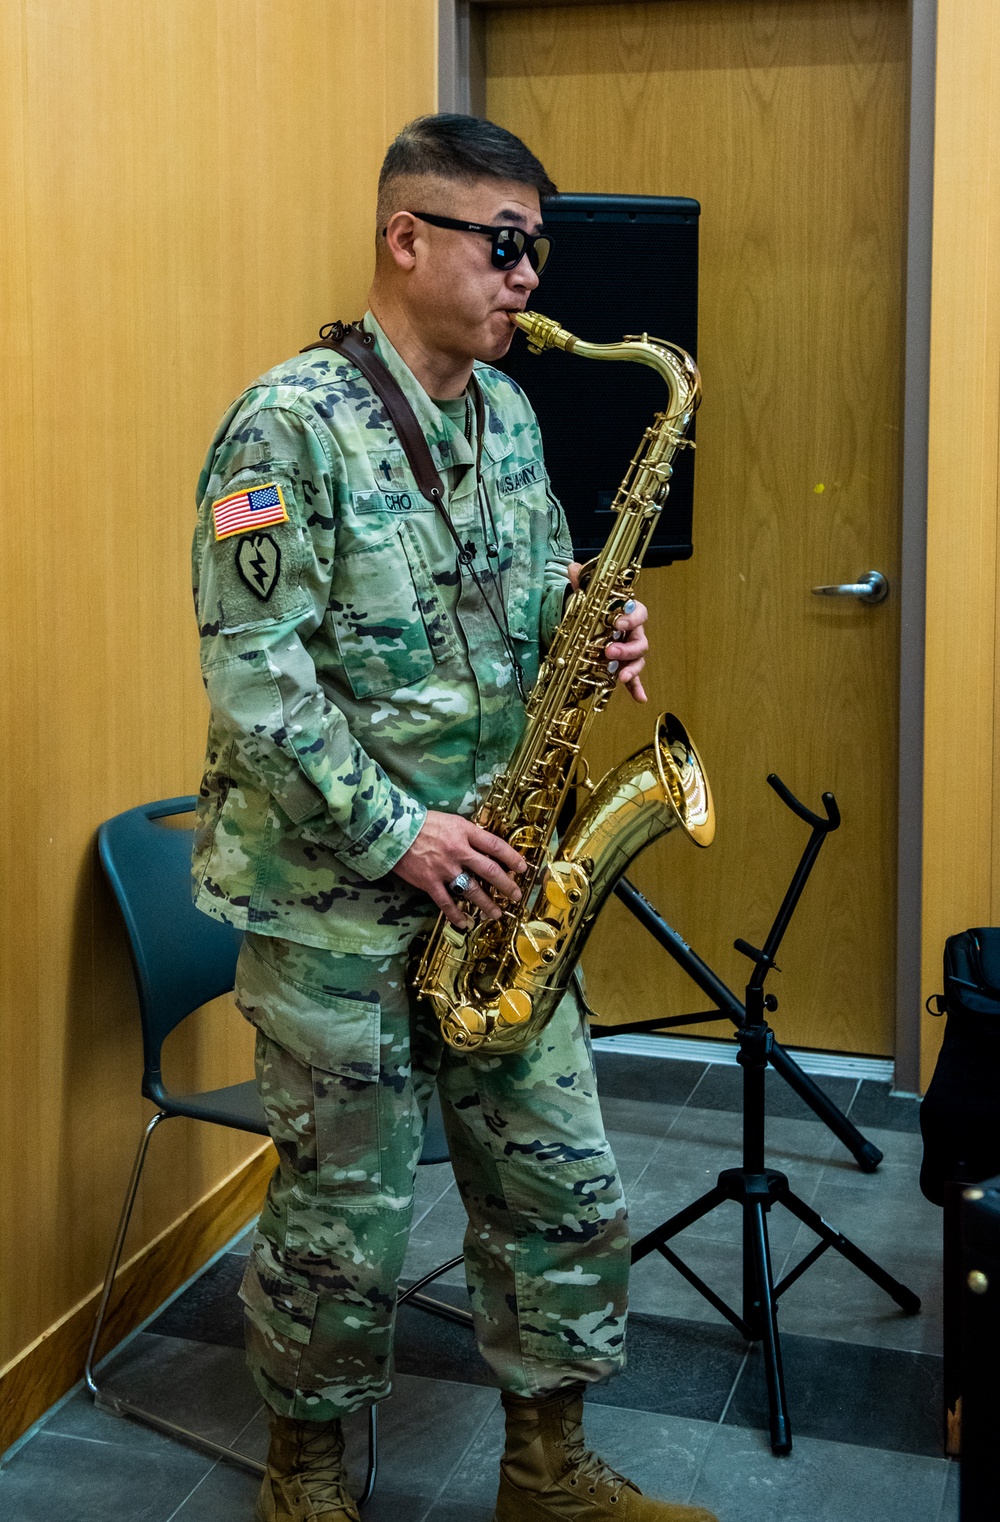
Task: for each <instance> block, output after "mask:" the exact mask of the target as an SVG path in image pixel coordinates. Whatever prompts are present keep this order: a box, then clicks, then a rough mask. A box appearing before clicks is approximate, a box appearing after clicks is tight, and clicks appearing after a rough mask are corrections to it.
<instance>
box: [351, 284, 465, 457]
mask: <svg viewBox="0 0 1000 1522" xmlns="http://www.w3.org/2000/svg"><path fill="white" fill-rule="evenodd" d="M363 325H364V327H365V329H366V330H367V331H368V332H369V333H371V334H373V335H374V338H375V352H376V354H377V355H378V357H379V359H381V360H382V361H383V362H384V363H385V365H386V366H387V368H388V369H389V371H390V372H391V374H392V376H393V378H394V379H395V380H396V381H398V382H399V385H400V387H401V388H402V391H403V394H404V395H405V397H406V400H407V401H408V402H409V404H410V406H411V407H412V408H413V411H414V414H415V416H416V419H417V422H418V423H419V424H420V431H421V432H422V434H423V435H424V438H425V439H426V440H427V443H428V445H429V446H430V451H431V455H432V456H433V458H434V463H435V465H437V467H438V469H439V470H447V469H448V468H449V467H450V466H452V465H474V464H475V461H476V456H475V452H474V450H473V448H472V445H471V444H470V443H469V441H468V439H467V438H466V437H465V433H464V431H463V430H462V429H461V428H456V426H455V424H454V423H453V422H452V421H451V419H450V418H448V417H445V415H444V413H443V412H442V411H441V410H440V408H438V407H435V405H434V402H433V401H432V399H431V398H430V397H429V396H428V395H427V392H426V391H425V390H424V388H423V386H422V385H421V384H420V382H419V381H418V380H417V377H416V376H415V375H414V373H413V371H412V370H411V369H410V367H409V365H408V364H407V363H406V361H405V360H404V359H403V358H402V356H401V355H400V354H399V353H398V352H397V351H396V350H395V349H394V348H393V346H392V344H391V343H390V342H389V340H388V338H387V337H386V336H385V333H384V332H383V331H382V328H381V326H380V325H379V323H378V321H377V320H376V318H374V317H373V316H372V314H371V312H366V313H365V315H364V323H363ZM487 418H488V414H487ZM488 428H489V423H488V421H487V430H488ZM488 438H489V433H488V431H487V439H488Z"/></svg>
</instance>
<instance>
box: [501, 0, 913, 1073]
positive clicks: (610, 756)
mask: <svg viewBox="0 0 1000 1522" xmlns="http://www.w3.org/2000/svg"><path fill="white" fill-rule="evenodd" d="M486 59H487V110H488V114H489V115H490V116H491V117H493V119H494V120H496V121H499V122H501V123H503V124H504V125H505V126H508V127H510V128H511V129H512V130H513V131H516V132H518V133H519V134H520V135H521V136H522V137H524V138H525V139H526V141H527V142H528V143H529V144H530V145H531V147H532V148H533V149H534V150H535V151H536V152H537V153H538V154H539V156H540V157H541V158H542V159H543V161H544V162H545V164H546V166H547V167H548V169H549V171H550V173H551V174H552V175H553V176H554V178H555V179H556V181H557V182H558V183H559V185H560V186H561V187H562V188H563V189H564V190H567V191H599V192H613V191H619V192H631V193H636V194H645V195H658V194H675V195H689V196H695V197H697V199H698V200H699V201H700V202H701V204H702V220H701V296H700V345H699V356H698V358H699V363H700V366H701V369H702V373H703V378H704V388H705V400H704V404H703V407H702V411H701V414H700V418H699V428H698V466H697V488H696V501H695V524H694V542H695V554H694V558H693V559H692V560H691V561H689V562H688V563H686V564H680V565H675V566H672V567H669V568H664V569H662V570H655V571H650V572H648V573H646V575H645V576H644V578H643V592H642V595H643V596H644V598H645V600H646V601H647V602H648V603H649V604H650V606H651V607H652V609H653V614H652V619H651V637H652V639H653V640H654V642H655V657H654V660H653V662H652V666H651V671H650V678H651V680H650V682H649V683H648V684H647V687H648V690H649V692H650V704H649V707H648V708H647V709H645V710H641V709H638V708H636V707H634V706H633V705H631V704H630V703H629V702H628V701H627V699H625V698H624V697H616V699H615V702H614V705H613V707H612V709H611V712H610V714H609V715H608V716H606V717H605V719H604V721H603V722H602V723H601V724H600V725H599V726H598V729H597V734H596V740H595V744H594V746H593V753H594V754H593V758H592V760H593V764H595V765H596V766H598V767H602V766H604V765H608V764H610V763H611V762H612V761H615V760H618V759H620V758H621V757H622V756H624V755H625V754H627V752H628V750H629V749H630V748H634V747H637V746H638V745H640V744H645V743H647V741H648V739H649V737H650V735H651V733H652V727H653V723H654V720H655V716H656V711H657V710H658V709H659V708H665V707H669V708H671V709H673V710H674V711H675V712H676V713H677V714H678V715H679V716H680V717H681V718H682V719H683V720H684V722H685V723H686V724H687V725H688V727H689V729H690V730H691V732H692V734H693V735H694V737H695V738H696V740H697V742H698V744H699V746H700V748H701V750H702V753H703V756H704V759H705V762H706V766H707V769H708V771H709V774H710V777H711V781H712V784H713V788H714V791H715V797H716V805H717V809H718V817H719V828H718V835H717V840H716V843H715V845H714V846H713V847H712V848H711V850H709V851H697V850H696V849H695V848H694V847H692V846H690V845H688V843H687V842H685V841H683V840H681V839H679V838H677V837H676V836H671V837H669V838H668V839H667V840H666V841H662V842H660V843H659V844H658V845H656V846H654V847H653V848H652V849H651V850H650V851H649V852H648V854H647V855H646V856H645V857H643V858H641V859H640V861H639V862H638V863H637V864H636V866H635V867H634V869H633V872H632V876H633V878H634V880H635V881H636V882H637V883H638V884H639V886H640V887H642V888H643V890H644V891H645V892H646V893H647V894H648V895H649V897H650V898H651V899H652V900H653V901H654V902H655V903H656V904H657V905H658V906H659V907H660V908H661V910H662V911H663V913H664V914H665V915H666V916H667V918H668V919H669V920H670V921H671V922H672V923H673V924H674V925H675V926H676V927H677V929H679V930H680V931H681V933H682V934H683V935H684V936H685V937H686V938H687V939H688V940H689V941H690V942H691V944H692V945H694V946H695V947H696V949H697V950H699V951H700V952H701V954H702V955H703V956H705V957H706V958H707V959H708V960H709V961H710V962H711V963H712V965H713V966H714V967H716V969H717V970H718V971H719V972H720V973H721V975H722V976H723V977H725V978H726V980H727V981H728V982H730V983H731V984H732V985H734V986H736V987H742V984H743V982H744V981H745V978H746V976H747V972H748V968H749V964H748V963H747V962H746V961H745V959H744V958H742V957H741V956H739V955H738V954H737V953H736V952H735V951H734V950H733V949H732V942H733V939H734V937H735V936H737V935H742V936H744V937H746V938H747V939H748V940H750V941H753V942H755V943H756V944H758V945H759V944H760V943H761V939H762V937H763V936H764V934H765V932H766V929H767V927H768V925H769V924H770V920H771V916H772V914H773V912H774V910H775V908H776V906H777V904H778V902H779V900H780V898H781V895H782V892H783V890H784V887H785V884H786V882H787V879H788V876H789V874H790V872H791V870H792V867H793V865H794V863H795V861H796V860H797V857H798V854H799V851H800V850H801V848H802V846H803V844H804V840H805V835H806V831H805V829H804V827H803V826H802V825H801V824H800V823H799V822H798V821H797V820H796V819H794V818H793V817H792V816H791V815H790V814H788V812H787V811H786V810H785V809H784V808H783V806H782V805H781V804H780V803H779V802H778V800H777V799H776V797H775V796H774V794H773V793H772V792H771V790H770V789H769V788H768V787H767V786H766V784H765V777H766V775H767V773H768V772H770V771H776V772H778V773H779V774H780V775H781V776H782V777H783V778H784V780H785V781H786V782H787V783H788V785H789V786H790V787H791V788H792V789H793V791H794V792H796V793H797V794H798V796H799V797H800V798H802V799H803V800H804V801H805V802H806V803H807V804H809V805H810V806H812V807H813V808H817V809H818V808H819V798H820V794H821V793H822V792H823V791H824V789H830V790H832V791H833V792H834V793H835V794H836V797H837V799H838V802H839V804H840V807H841V810H842V813H843V825H842V827H841V829H840V830H839V832H838V833H837V834H835V835H833V836H832V837H831V838H830V839H829V841H828V842H827V845H826V847H825V849H824V852H823V854H822V855H821V857H820V861H819V864H818V867H817V869H816V872H815V874H814V877H813V879H812V881H811V882H810V884H809V886H808V887H807V889H806V892H805V895H804V897H803V900H802V904H801V907H800V909H799V912H798V914H797V916H796V919H795V921H794V922H793V924H792V927H791V929H790V931H789V933H788V935H787V936H786V939H785V943H784V946H783V954H782V955H781V956H780V957H779V963H780V965H781V967H782V968H783V969H784V970H783V973H782V975H781V976H780V977H779V976H775V977H774V978H773V980H772V982H773V986H774V991H775V992H776V993H777V994H778V996H779V999H780V1001H781V1007H780V1009H779V1012H778V1014H777V1015H776V1017H775V1028H776V1030H777V1032H778V1035H779V1038H780V1039H781V1040H783V1041H785V1042H788V1043H791V1044H794V1045H797V1046H807V1047H815V1048H824V1049H829V1050H839V1051H849V1052H867V1053H879V1054H888V1053H891V1051H892V1047H893V1024H894V971H895V968H894V958H895V861H896V830H897V820H896V804H895V800H896V753H897V712H898V655H897V647H898V640H899V621H898V616H897V602H896V599H895V598H894V597H893V596H892V595H891V593H890V596H889V598H888V600H887V601H886V602H885V603H883V604H882V605H880V606H876V607H872V606H863V605H862V604H860V603H857V602H854V601H849V600H840V599H838V600H827V599H820V598H817V597H813V596H811V595H810V588H811V587H812V586H814V585H817V584H821V583H830V582H844V581H854V580H855V579H856V578H857V576H858V575H859V573H862V572H865V571H869V570H878V571H881V572H883V573H884V574H885V575H886V576H887V577H888V579H889V582H890V585H891V586H892V585H894V583H895V580H896V576H897V568H898V555H899V537H900V529H899V524H900V482H901V421H902V358H903V296H904V291H903V269H904V255H905V250H904V230H905V183H906V115H907V80H908V22H907V5H906V0H671V3H660V4H646V5H603V6H602V5H576V6H563V7H557V8H555V9H552V8H549V7H538V8H530V9H511V10H502V11H495V12H492V13H491V14H490V16H489V20H488V25H487V31H486ZM616 276H617V277H618V278H621V279H623V280H627V279H628V271H627V270H625V269H623V270H621V271H618V272H616ZM544 294H545V292H544V281H543V284H542V287H541V289H540V291H539V292H538V296H537V298H536V301H535V305H536V306H537V307H538V309H539V310H540V311H543V312H544V311H546V307H545V300H544ZM551 315H553V316H555V317H558V316H559V314H558V312H554V313H552V314H551ZM581 336H583V337H586V336H587V335H586V334H583V335H581ZM663 336H665V337H669V336H670V335H669V334H665V335H663ZM567 363H574V361H572V360H570V359H567ZM603 383H605V381H604V377H603V376H598V375H597V374H596V373H595V384H598V385H600V384H603ZM646 421H647V420H646V419H644V418H637V419H636V439H637V440H638V437H639V433H640V431H641V429H642V428H643V427H644V426H645V423H646ZM586 966H587V973H588V978H589V986H590V990H591V996H592V1000H593V1003H594V1004H595V1007H596V1008H597V1009H599V1010H600V1011H601V1012H602V1014H605V1015H607V1016H608V1017H609V1018H611V1019H613V1020H614V1021H621V1020H623V1019H627V1018H642V1017H643V1016H645V1015H647V1014H657V1013H663V1014H669V1013H681V1012H683V1011H686V1010H693V1009H700V1008H702V1007H704V1001H703V998H702V996H700V995H699V994H698V993H697V992H696V991H695V990H694V989H693V988H692V986H691V985H690V983H688V982H687V980H686V979H685V978H684V977H683V976H682V975H681V974H679V973H678V972H677V970H676V969H675V968H674V967H673V964H672V963H671V962H670V961H669V960H668V958H667V957H666V955H665V953H663V952H662V951H661V950H660V949H659V948H658V947H657V946H656V945H655V944H654V943H653V942H652V941H651V940H650V939H649V938H648V936H647V935H646V934H645V932H643V931H642V930H641V929H640V928H639V926H638V925H637V924H635V922H634V921H632V920H631V918H630V917H629V915H628V914H627V912H626V911H625V910H624V908H622V906H621V905H620V904H618V903H617V902H613V903H612V904H611V905H610V906H609V907H608V909H607V910H606V911H605V914H604V916H603V918H602V922H601V924H600V925H599V927H598V929H597V931H596V932H595V935H594V938H593V940H592V942H591V947H590V950H589V951H588V955H587V958H586ZM701 1029H702V1031H703V1032H704V1033H717V1034H723V1033H729V1032H731V1029H732V1028H731V1026H729V1025H728V1024H723V1023H720V1024H719V1025H717V1026H710V1027H703V1028H701ZM696 1033H697V1032H696Z"/></svg>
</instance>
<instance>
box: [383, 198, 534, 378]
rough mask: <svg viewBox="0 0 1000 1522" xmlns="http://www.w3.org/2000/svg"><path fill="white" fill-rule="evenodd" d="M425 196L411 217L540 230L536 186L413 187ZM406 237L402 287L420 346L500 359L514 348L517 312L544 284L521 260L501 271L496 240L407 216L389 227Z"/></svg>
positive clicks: (467, 356) (464, 357) (459, 355)
mask: <svg viewBox="0 0 1000 1522" xmlns="http://www.w3.org/2000/svg"><path fill="white" fill-rule="evenodd" d="M414 186H415V193H416V194H417V195H419V196H421V197H422V200H421V202H420V204H417V203H416V202H414V204H413V205H412V206H410V207H409V208H408V210H409V211H411V212H416V211H424V212H429V213H430V214H432V215H435V216H444V217H455V218H459V219H461V220H462V221H468V222H480V223H482V224H484V225H485V226H489V227H501V226H507V227H519V228H521V230H522V231H523V232H527V233H537V232H540V231H541V226H542V217H541V211H540V208H539V201H538V192H537V191H536V190H535V189H534V188H533V187H532V186H530V185H519V184H517V183H514V182H511V183H508V182H505V181H502V180H480V181H478V182H477V183H475V184H472V185H461V184H455V183H453V182H448V181H443V180H438V179H430V178H428V179H427V180H424V181H419V180H418V181H415V182H414ZM393 224H395V226H396V228H398V229H399V231H400V234H401V235H403V234H404V230H405V242H406V247H407V248H408V250H409V257H410V259H411V260H412V263H411V264H410V265H409V268H408V271H407V278H406V280H405V281H403V282H401V284H402V287H403V292H404V300H405V303H406V306H407V309H408V311H409V313H410V316H411V318H412V320H413V323H414V326H415V327H416V329H417V331H418V332H419V334H420V337H421V339H422V341H423V342H424V343H426V344H428V345H429V346H431V347H433V348H435V349H437V350H438V351H439V352H443V353H447V354H449V355H452V356H453V357H454V358H455V359H456V360H470V359H480V360H486V361H491V360H495V359H500V358H502V356H503V355H504V354H506V352H507V350H508V349H509V347H510V343H511V339H512V338H513V336H514V328H513V325H512V323H511V320H510V315H509V314H510V313H511V312H521V311H523V310H524V308H525V307H526V306H527V304H528V298H529V296H530V295H531V293H532V291H533V290H534V289H535V287H536V286H537V284H538V276H537V275H536V273H535V271H534V270H533V269H532V267H531V265H530V263H529V262H528V258H527V256H525V257H523V258H522V259H521V260H520V261H519V262H518V263H517V264H516V265H515V266H514V268H513V269H509V270H500V269H497V268H496V267H495V266H494V264H493V262H492V259H491V244H490V240H489V239H488V238H486V237H484V236H483V235H482V234H481V233H470V232H459V231H458V230H453V229H450V228H443V227H434V226H432V225H431V224H430V223H427V222H422V221H419V220H414V219H411V218H409V217H407V218H405V219H400V218H399V214H398V213H397V215H396V217H394V218H393V219H392V222H391V223H390V232H392V231H393Z"/></svg>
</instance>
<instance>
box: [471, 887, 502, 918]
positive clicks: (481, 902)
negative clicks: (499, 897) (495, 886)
mask: <svg viewBox="0 0 1000 1522" xmlns="http://www.w3.org/2000/svg"><path fill="white" fill-rule="evenodd" d="M464 897H465V898H467V899H468V901H469V903H470V904H475V906H476V908H477V909H478V910H479V911H480V913H481V914H484V915H485V916H486V918H487V919H488V920H498V919H500V918H502V916H503V910H502V909H501V908H500V905H499V904H495V903H494V902H493V900H492V899H491V898H490V896H489V894H488V893H487V892H486V890H485V889H484V888H483V886H482V884H481V883H477V882H474V883H473V884H472V886H471V887H470V888H469V890H468V892H467V893H465V894H464Z"/></svg>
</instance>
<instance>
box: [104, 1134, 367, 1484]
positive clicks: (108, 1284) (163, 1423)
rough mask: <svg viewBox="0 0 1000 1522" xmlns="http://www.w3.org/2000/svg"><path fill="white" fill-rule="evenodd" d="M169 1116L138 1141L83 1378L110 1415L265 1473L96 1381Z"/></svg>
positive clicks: (232, 1451) (231, 1451)
mask: <svg viewBox="0 0 1000 1522" xmlns="http://www.w3.org/2000/svg"><path fill="white" fill-rule="evenodd" d="M169 1119H170V1116H168V1115H167V1114H166V1112H165V1111H163V1110H160V1111H158V1112H157V1114H156V1115H154V1116H153V1118H152V1120H151V1121H150V1122H149V1124H148V1125H147V1126H146V1128H145V1130H144V1131H143V1133H142V1137H141V1139H140V1141H139V1147H138V1150H137V1152H136V1155H135V1162H134V1163H133V1164H132V1177H131V1178H130V1179H129V1184H128V1189H127V1190H126V1191H125V1203H124V1204H123V1206H122V1213H121V1216H120V1218H119V1221H118V1231H117V1233H116V1235H115V1241H114V1246H113V1247H112V1249H111V1258H110V1260H109V1262H108V1269H107V1273H106V1274H105V1276H104V1287H103V1289H102V1291H101V1299H100V1302H99V1304H98V1307H97V1316H96V1319H95V1321H94V1330H93V1332H92V1333H91V1337H90V1346H89V1348H88V1349H87V1360H86V1364H85V1365H84V1380H85V1381H86V1385H87V1389H88V1391H89V1392H90V1395H91V1398H92V1399H93V1402H94V1405H95V1406H97V1407H98V1409H99V1410H101V1411H107V1412H108V1413H109V1414H110V1415H112V1416H125V1417H131V1418H132V1419H133V1420H134V1421H137V1422H141V1423H142V1424H143V1425H144V1426H146V1427H153V1428H155V1429H156V1431H158V1432H164V1433H166V1434H167V1435H168V1436H170V1437H178V1438H180V1439H181V1440H182V1441H183V1442H185V1443H188V1444H190V1445H191V1447H193V1448H198V1449H200V1450H201V1452H203V1453H208V1454H211V1455H212V1456H213V1457H214V1458H220V1459H228V1460H229V1462H230V1463H233V1464H238V1465H239V1466H240V1467H241V1468H242V1469H246V1470H248V1471H249V1472H250V1473H251V1474H257V1475H262V1474H263V1473H264V1465H263V1464H258V1463H257V1462H256V1460H255V1459H250V1458H247V1457H246V1455H245V1454H242V1453H237V1452H236V1450H235V1449H234V1448H226V1447H224V1446H223V1445H222V1444H220V1443H213V1442H212V1441H211V1439H210V1438H207V1437H202V1436H201V1435H200V1434H199V1433H197V1432H189V1431H188V1430H187V1428H186V1427H181V1426H179V1425H178V1424H177V1423H176V1422H171V1421H167V1419H166V1417H163V1416H158V1415H157V1414H156V1412H155V1411H146V1410H145V1409H144V1408H143V1407H142V1406H137V1405H135V1404H134V1403H133V1402H132V1401H130V1400H126V1399H125V1398H124V1397H123V1396H120V1395H111V1394H108V1393H107V1392H106V1391H105V1390H103V1389H102V1388H101V1386H100V1385H99V1384H98V1382H97V1378H96V1375H95V1373H94V1365H95V1363H96V1362H97V1349H98V1345H99V1343H100V1338H101V1332H102V1331H103V1330H104V1321H105V1318H106V1316H107V1311H108V1304H109V1302H110V1300H111V1292H112V1289H113V1288H114V1282H115V1275H116V1274H117V1273H118V1266H119V1264H120V1263H121V1256H122V1250H123V1248H124V1246H125V1237H126V1235H127V1233H128V1228H129V1222H130V1221H131V1219H132V1210H133V1208H134V1206H135V1197H136V1195H137V1194H138V1192H139V1181H140V1179H141V1178H142V1170H143V1167H144V1166H145V1162H146V1153H147V1152H148V1150H149V1143H150V1140H151V1138H152V1135H153V1132H154V1131H155V1130H156V1128H157V1126H158V1125H159V1124H160V1122H161V1120H169ZM369 1470H370V1471H371V1472H372V1474H373V1473H374V1470H373V1465H372V1459H371V1449H369Z"/></svg>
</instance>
